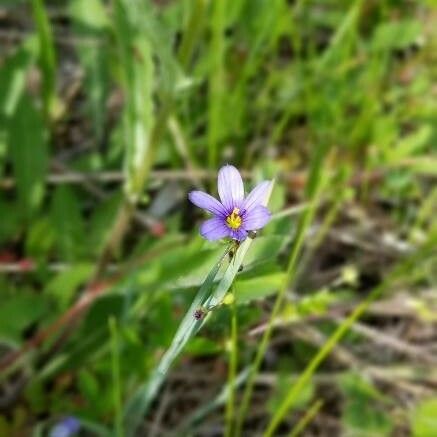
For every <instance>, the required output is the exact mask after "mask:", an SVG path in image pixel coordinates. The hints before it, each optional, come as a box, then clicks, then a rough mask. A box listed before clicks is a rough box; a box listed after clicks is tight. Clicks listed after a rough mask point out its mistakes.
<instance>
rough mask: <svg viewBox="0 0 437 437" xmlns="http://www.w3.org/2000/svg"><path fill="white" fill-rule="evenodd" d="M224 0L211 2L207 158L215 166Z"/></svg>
mask: <svg viewBox="0 0 437 437" xmlns="http://www.w3.org/2000/svg"><path fill="white" fill-rule="evenodd" d="M226 3H227V1H226V0H220V1H215V2H213V4H212V9H213V11H212V18H211V33H212V35H211V44H210V53H211V57H210V61H209V62H210V71H209V90H208V159H209V167H210V168H211V169H215V168H217V159H218V156H217V155H218V144H219V141H220V138H221V136H222V132H223V122H222V113H223V107H224V95H225V67H224V57H225V33H224V31H225V16H226V10H227V9H226Z"/></svg>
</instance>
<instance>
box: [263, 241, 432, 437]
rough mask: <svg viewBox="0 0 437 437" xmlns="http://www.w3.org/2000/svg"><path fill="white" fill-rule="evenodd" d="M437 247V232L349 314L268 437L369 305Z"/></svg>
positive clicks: (309, 367)
mask: <svg viewBox="0 0 437 437" xmlns="http://www.w3.org/2000/svg"><path fill="white" fill-rule="evenodd" d="M435 244H436V233H434V235H432V236H431V237H430V240H429V241H428V242H427V244H426V245H424V246H423V248H422V249H421V250H419V251H418V253H416V254H415V255H413V256H411V257H410V258H408V259H407V260H406V261H405V260H404V261H403V262H401V263H400V264H399V265H398V266H397V267H395V268H394V269H393V270H392V272H391V273H390V274H388V275H387V277H386V279H385V281H384V282H383V283H382V284H381V285H380V286H378V287H376V288H375V289H373V291H372V292H371V293H370V294H369V295H368V296H367V298H366V299H365V300H364V301H363V302H361V303H360V304H359V305H358V306H357V307H356V308H355V309H354V311H353V312H352V313H351V314H350V315H349V317H348V318H347V319H345V320H344V322H343V323H342V324H341V325H339V326H338V328H337V329H336V330H335V331H334V333H333V334H332V335H331V336H330V337H329V339H328V340H327V341H326V343H325V344H324V345H323V347H322V348H321V349H320V350H319V351H318V352H317V354H316V355H315V356H314V358H313V359H312V360H311V361H310V363H309V364H308V365H307V367H306V368H305V370H304V371H303V372H302V373H301V374H300V376H299V378H298V379H297V381H296V382H295V384H294V385H293V387H292V388H291V390H290V391H289V392H288V394H287V396H286V397H285V399H284V400H283V401H282V402H281V404H280V405H279V407H278V408H277V409H276V411H275V414H274V415H273V417H272V419H271V421H270V423H269V425H268V426H267V429H266V431H265V433H264V434H263V436H264V437H270V436H273V435H274V433H275V431H276V430H277V428H278V426H279V425H280V423H281V422H282V420H283V419H284V417H285V415H286V414H287V413H289V411H290V409H291V408H292V407H293V406H294V405H295V404H296V400H297V399H298V397H299V394H300V392H301V390H302V388H303V387H304V386H305V385H306V384H307V383H308V382H309V380H310V379H311V377H312V375H313V374H314V372H315V371H316V370H317V368H318V367H319V366H320V364H321V363H322V362H323V360H324V359H325V358H326V357H327V356H328V355H329V353H330V352H331V350H332V349H333V348H334V347H335V345H336V344H337V343H338V342H339V341H340V340H341V339H342V338H343V336H344V335H345V334H346V333H347V332H348V330H349V328H350V327H351V326H352V325H353V324H354V323H355V321H356V320H357V319H358V318H359V317H361V316H362V315H363V313H364V312H365V311H366V310H367V308H368V307H369V305H370V304H371V303H372V302H373V301H374V300H375V299H377V298H378V297H380V296H381V295H382V294H383V293H384V292H385V291H386V290H387V289H388V288H389V287H391V286H392V285H393V283H394V281H396V280H398V279H399V277H402V276H405V275H408V274H411V272H412V271H413V270H414V268H415V267H416V264H417V263H418V262H420V261H421V260H423V259H426V258H427V257H428V256H429V255H430V254H432V253H433V251H434V252H435V248H434V247H435Z"/></svg>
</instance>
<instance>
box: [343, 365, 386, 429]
mask: <svg viewBox="0 0 437 437" xmlns="http://www.w3.org/2000/svg"><path fill="white" fill-rule="evenodd" d="M340 387H341V389H342V390H343V392H344V395H345V406H344V408H343V416H342V421H343V424H344V427H345V429H350V430H351V431H350V432H351V433H352V434H353V435H356V436H363V437H364V436H377V435H378V436H385V435H386V436H389V435H391V432H392V429H393V423H392V421H391V419H390V417H389V415H388V414H387V413H385V412H384V409H383V405H384V403H387V399H385V398H384V396H383V395H382V394H381V393H379V392H378V390H376V389H375V387H374V386H373V385H372V384H371V383H370V382H369V381H366V380H365V379H364V378H362V377H360V376H359V375H354V374H347V375H345V376H344V377H343V378H342V379H341V381H340Z"/></svg>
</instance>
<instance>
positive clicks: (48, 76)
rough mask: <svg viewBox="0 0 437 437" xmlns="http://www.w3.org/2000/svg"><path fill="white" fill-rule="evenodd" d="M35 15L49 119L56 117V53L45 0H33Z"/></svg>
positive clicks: (44, 99)
mask: <svg viewBox="0 0 437 437" xmlns="http://www.w3.org/2000/svg"><path fill="white" fill-rule="evenodd" d="M32 8H33V16H34V20H35V24H36V29H37V32H38V39H39V45H40V55H39V64H40V67H41V72H42V94H43V102H44V112H45V115H46V117H47V119H50V118H52V117H56V115H57V112H58V107H57V105H58V100H57V97H56V53H55V45H54V41H53V33H52V28H51V25H50V21H49V18H48V16H47V12H46V9H45V7H44V0H32Z"/></svg>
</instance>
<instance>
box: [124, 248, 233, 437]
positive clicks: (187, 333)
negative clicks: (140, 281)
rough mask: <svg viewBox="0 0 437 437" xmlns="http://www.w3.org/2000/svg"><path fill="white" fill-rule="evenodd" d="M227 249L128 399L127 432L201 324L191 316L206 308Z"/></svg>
mask: <svg viewBox="0 0 437 437" xmlns="http://www.w3.org/2000/svg"><path fill="white" fill-rule="evenodd" d="M230 249H231V245H229V246H228V247H227V248H226V250H225V252H224V253H223V255H221V256H220V258H219V260H218V261H217V262H216V264H215V265H214V267H213V268H212V269H211V271H210V272H209V273H208V276H207V277H206V279H205V281H204V282H203V284H202V286H201V287H200V289H199V291H198V293H197V295H196V297H195V298H194V300H193V302H192V304H191V306H190V308H189V310H188V311H187V313H186V314H185V317H184V318H183V319H182V322H181V324H180V325H179V328H178V330H177V332H176V334H175V336H174V337H173V341H172V343H171V345H170V347H169V349H168V350H167V351H166V353H165V354H164V355H163V357H162V358H161V361H160V362H159V364H158V366H157V367H156V368H155V371H154V372H153V373H152V375H151V377H150V378H149V380H148V381H146V383H145V384H143V385H142V386H140V387H139V389H138V390H137V391H136V393H135V394H134V395H133V396H132V398H131V399H130V400H129V401H128V403H127V405H126V407H125V411H124V418H125V424H126V430H127V433H128V435H134V434H135V431H136V429H137V427H138V425H139V423H140V421H141V418H142V417H143V416H144V414H146V413H147V410H148V408H149V406H150V403H151V402H152V400H153V399H154V397H155V396H156V394H157V392H158V389H159V387H160V386H161V384H162V383H163V382H164V378H165V377H166V375H167V372H168V370H169V368H170V366H171V364H172V363H173V361H174V360H175V359H176V357H177V356H178V355H179V352H180V351H181V350H182V348H183V347H184V346H185V344H186V343H187V342H188V340H189V338H191V337H192V336H193V335H194V333H195V332H197V330H199V329H200V327H201V325H202V324H203V321H202V320H197V319H196V318H195V317H194V312H195V311H196V310H197V309H198V308H201V307H207V302H208V299H209V297H210V293H211V289H212V287H213V284H214V279H215V277H216V276H217V273H218V272H219V270H220V268H221V266H222V265H223V262H224V261H225V259H226V256H227V254H228V253H229V251H230Z"/></svg>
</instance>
